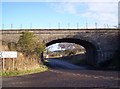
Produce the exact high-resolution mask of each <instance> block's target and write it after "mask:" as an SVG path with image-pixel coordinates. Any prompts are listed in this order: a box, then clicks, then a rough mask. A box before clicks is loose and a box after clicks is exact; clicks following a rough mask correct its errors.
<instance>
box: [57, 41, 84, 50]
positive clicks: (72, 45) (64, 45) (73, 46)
mask: <svg viewBox="0 0 120 89" xmlns="http://www.w3.org/2000/svg"><path fill="white" fill-rule="evenodd" d="M58 46H59V47H60V48H61V49H65V50H67V49H70V50H73V49H77V50H80V49H83V48H82V47H81V46H80V45H77V44H75V43H59V44H58Z"/></svg>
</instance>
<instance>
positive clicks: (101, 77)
mask: <svg viewBox="0 0 120 89" xmlns="http://www.w3.org/2000/svg"><path fill="white" fill-rule="evenodd" d="M50 71H51V72H56V73H61V74H62V73H65V74H70V75H71V74H72V75H74V76H81V77H82V76H83V77H93V78H96V79H97V78H100V79H107V80H109V79H112V80H120V78H115V77H105V76H96V75H86V74H75V73H66V72H61V71H56V70H50Z"/></svg>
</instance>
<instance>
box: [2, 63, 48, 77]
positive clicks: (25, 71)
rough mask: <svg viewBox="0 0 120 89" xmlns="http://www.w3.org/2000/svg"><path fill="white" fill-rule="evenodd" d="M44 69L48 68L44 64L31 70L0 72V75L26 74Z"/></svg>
mask: <svg viewBox="0 0 120 89" xmlns="http://www.w3.org/2000/svg"><path fill="white" fill-rule="evenodd" d="M46 70H48V68H47V67H46V66H44V65H40V66H39V67H38V68H36V69H32V70H24V71H12V72H4V73H0V76H2V77H9V76H18V75H26V74H31V73H37V72H43V71H46Z"/></svg>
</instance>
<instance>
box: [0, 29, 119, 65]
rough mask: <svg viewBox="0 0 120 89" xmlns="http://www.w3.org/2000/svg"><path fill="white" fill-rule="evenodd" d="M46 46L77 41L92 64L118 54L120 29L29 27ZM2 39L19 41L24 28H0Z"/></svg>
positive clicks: (97, 63)
mask: <svg viewBox="0 0 120 89" xmlns="http://www.w3.org/2000/svg"><path fill="white" fill-rule="evenodd" d="M28 30H29V31H30V32H33V33H34V34H35V35H38V37H39V40H41V41H43V42H45V43H46V46H49V45H52V44H54V43H60V42H70V43H76V44H79V45H81V46H83V47H84V48H85V49H86V55H87V61H88V63H89V64H91V65H95V66H98V65H99V64H100V63H102V62H105V61H107V60H110V59H112V58H114V57H117V56H118V53H119V52H120V47H119V44H120V29H28ZM1 31H2V39H1V40H3V41H7V42H17V41H18V39H19V37H20V35H21V32H23V31H25V30H23V29H21V30H20V29H17V30H0V32H1Z"/></svg>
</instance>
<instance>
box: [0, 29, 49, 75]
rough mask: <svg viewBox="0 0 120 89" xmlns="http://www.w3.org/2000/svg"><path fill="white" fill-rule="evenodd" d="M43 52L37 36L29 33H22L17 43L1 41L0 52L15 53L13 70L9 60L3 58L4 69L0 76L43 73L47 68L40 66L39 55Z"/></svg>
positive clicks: (0, 71)
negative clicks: (0, 48)
mask: <svg viewBox="0 0 120 89" xmlns="http://www.w3.org/2000/svg"><path fill="white" fill-rule="evenodd" d="M44 50H45V45H44V43H43V42H40V41H39V40H38V39H37V36H36V35H34V34H33V33H31V32H29V31H25V32H22V35H21V37H20V39H19V40H18V42H17V43H15V42H5V41H2V50H1V51H17V58H15V59H14V61H15V62H14V69H13V65H12V59H11V58H5V69H4V70H0V76H13V75H19V74H26V73H34V72H38V71H45V70H47V69H48V68H47V67H46V66H44V65H42V62H41V58H40V56H41V55H40V54H41V53H42V52H43V51H44ZM0 61H1V66H2V59H0Z"/></svg>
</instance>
